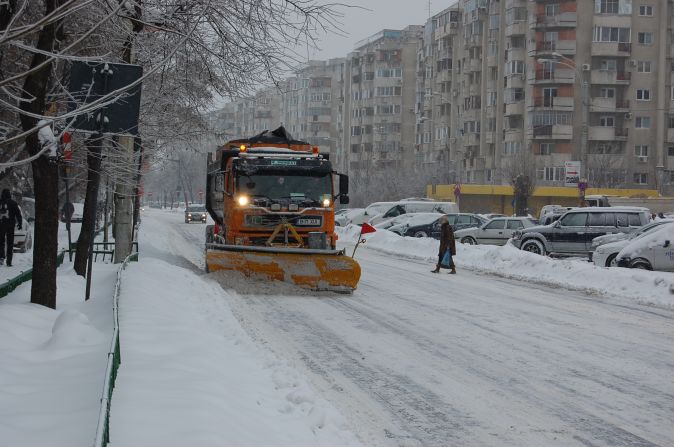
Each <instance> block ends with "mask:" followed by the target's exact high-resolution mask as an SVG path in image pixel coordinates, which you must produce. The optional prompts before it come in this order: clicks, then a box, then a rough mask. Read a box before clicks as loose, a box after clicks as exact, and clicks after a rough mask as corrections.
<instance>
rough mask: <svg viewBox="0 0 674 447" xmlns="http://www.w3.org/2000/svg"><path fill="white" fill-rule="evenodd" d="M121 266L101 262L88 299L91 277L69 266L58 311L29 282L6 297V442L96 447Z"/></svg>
mask: <svg viewBox="0 0 674 447" xmlns="http://www.w3.org/2000/svg"><path fill="white" fill-rule="evenodd" d="M116 271H117V266H112V265H99V264H96V266H95V271H94V275H93V283H92V296H91V299H90V300H89V301H86V302H85V301H84V291H85V284H86V283H85V279H84V278H82V277H80V276H77V275H76V274H75V272H74V271H73V270H72V268H71V267H70V265H64V266H63V267H61V268H60V269H59V274H58V277H57V287H58V293H57V298H56V306H57V308H56V310H54V309H49V308H47V307H44V306H39V305H37V304H31V303H30V289H31V283H30V282H27V283H25V284H23V285H21V286H20V287H19V288H17V289H16V290H15V291H14V292H12V293H11V294H9V295H8V296H6V297H5V298H2V299H1V300H0V359H2V360H0V444H1V445H3V446H39V445H43V446H59V447H60V446H69V447H70V446H73V447H74V446H90V445H92V443H93V440H94V437H95V434H96V425H97V423H98V414H99V409H100V398H101V393H102V390H103V381H104V379H105V367H106V361H107V352H108V348H109V346H110V337H111V336H112V335H111V334H112V300H111V298H112V291H113V286H114V280H115V277H116Z"/></svg>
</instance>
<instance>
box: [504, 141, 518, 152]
mask: <svg viewBox="0 0 674 447" xmlns="http://www.w3.org/2000/svg"><path fill="white" fill-rule="evenodd" d="M521 147H522V142H521V141H504V142H503V154H504V155H513V154H515V153H517V152H519V150H520V148H521Z"/></svg>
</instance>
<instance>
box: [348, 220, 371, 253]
mask: <svg viewBox="0 0 674 447" xmlns="http://www.w3.org/2000/svg"><path fill="white" fill-rule="evenodd" d="M375 231H377V229H376V228H375V227H373V226H372V225H370V224H369V223H367V222H365V223H363V225H361V227H360V234H359V235H358V242H356V246H355V247H353V254H352V255H351V257H352V258H353V257H354V256H356V249H357V248H358V246H359V245H360V244H364V243H365V239H363V237H362V236H363V235H364V234H368V233H374V232H375Z"/></svg>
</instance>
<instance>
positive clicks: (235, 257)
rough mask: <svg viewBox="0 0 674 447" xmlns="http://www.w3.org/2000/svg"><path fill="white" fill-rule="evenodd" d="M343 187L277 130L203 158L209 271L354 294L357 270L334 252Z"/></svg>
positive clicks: (319, 160) (306, 149) (312, 154)
mask: <svg viewBox="0 0 674 447" xmlns="http://www.w3.org/2000/svg"><path fill="white" fill-rule="evenodd" d="M348 181H349V179H348V177H347V176H346V175H343V174H337V173H336V172H335V171H333V170H332V165H331V163H330V161H329V160H328V158H327V157H325V156H323V155H321V154H319V152H318V148H315V147H312V146H311V145H310V144H309V143H306V142H304V141H298V140H294V139H293V138H292V137H291V136H290V135H289V134H288V132H287V131H286V130H285V129H284V128H283V127H279V128H278V129H276V130H274V131H271V132H270V131H265V132H263V133H261V134H259V135H256V136H254V137H252V138H249V139H239V140H233V141H229V142H227V143H226V144H225V145H224V146H223V147H221V148H219V149H218V150H217V152H216V153H215V154H213V153H211V154H209V161H208V178H207V186H206V209H207V210H208V212H209V214H210V215H211V217H212V218H213V220H214V221H215V222H216V225H214V226H208V227H207V228H206V268H207V270H208V271H210V272H213V271H218V270H235V271H238V272H241V273H243V274H244V275H246V276H252V277H262V278H265V279H271V280H278V281H286V282H290V283H293V284H295V285H297V286H300V287H304V288H309V289H313V290H331V291H336V292H347V293H349V292H352V291H353V290H354V289H355V288H356V286H357V284H358V280H359V279H360V266H359V265H358V263H357V262H356V261H355V260H354V259H353V258H351V257H349V256H347V255H345V253H344V250H337V249H336V243H337V235H336V234H335V231H334V230H335V207H334V205H335V200H339V201H340V203H348V202H349V196H348V192H349V191H348ZM335 183H337V185H338V188H337V192H336V193H335Z"/></svg>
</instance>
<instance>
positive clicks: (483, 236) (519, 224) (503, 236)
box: [454, 217, 536, 245]
mask: <svg viewBox="0 0 674 447" xmlns="http://www.w3.org/2000/svg"><path fill="white" fill-rule="evenodd" d="M535 225H536V222H535V221H534V220H533V219H531V218H529V217H496V218H494V219H492V220H490V221H488V222H486V223H484V224H483V225H482V226H480V227H476V228H467V229H465V230H459V231H455V232H454V237H455V238H456V240H457V241H459V242H461V243H462V244H469V245H476V244H479V245H505V243H506V242H508V239H510V238H511V237H512V236H513V234H514V233H515V232H516V231H521V230H524V229H526V228H531V227H533V226H535Z"/></svg>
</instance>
